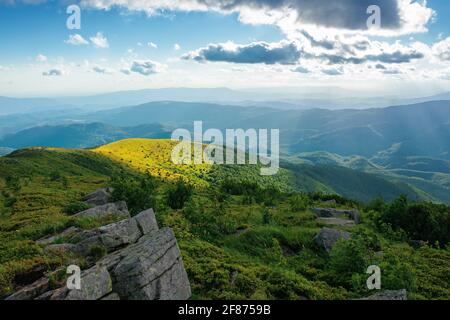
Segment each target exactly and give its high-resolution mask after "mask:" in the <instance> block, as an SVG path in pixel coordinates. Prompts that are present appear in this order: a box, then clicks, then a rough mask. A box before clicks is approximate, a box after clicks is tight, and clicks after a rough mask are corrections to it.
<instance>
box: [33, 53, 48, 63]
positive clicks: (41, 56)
mask: <svg viewBox="0 0 450 320" xmlns="http://www.w3.org/2000/svg"><path fill="white" fill-rule="evenodd" d="M47 60H48V59H47V57H46V56H44V55H43V54H38V55H37V57H36V61H37V62H47Z"/></svg>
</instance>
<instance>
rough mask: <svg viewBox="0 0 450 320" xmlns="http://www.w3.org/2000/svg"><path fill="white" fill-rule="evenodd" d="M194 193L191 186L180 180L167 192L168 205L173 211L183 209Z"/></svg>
mask: <svg viewBox="0 0 450 320" xmlns="http://www.w3.org/2000/svg"><path fill="white" fill-rule="evenodd" d="M192 193H193V189H192V187H191V186H190V185H188V184H186V183H185V182H184V181H183V180H181V179H180V180H178V181H177V182H176V183H175V185H174V186H171V187H170V188H169V190H168V192H167V205H168V206H169V207H171V208H172V209H182V208H183V207H184V204H185V203H186V201H188V200H189V198H190V197H191V195H192Z"/></svg>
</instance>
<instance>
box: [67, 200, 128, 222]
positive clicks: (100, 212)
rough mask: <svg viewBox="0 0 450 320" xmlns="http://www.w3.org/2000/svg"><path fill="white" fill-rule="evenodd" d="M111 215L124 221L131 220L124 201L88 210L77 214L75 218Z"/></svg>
mask: <svg viewBox="0 0 450 320" xmlns="http://www.w3.org/2000/svg"><path fill="white" fill-rule="evenodd" d="M109 215H115V216H118V217H122V218H124V219H126V218H130V213H129V212H128V207H127V204H126V203H125V202H124V201H119V202H115V203H107V204H104V205H100V206H96V207H94V208H90V209H87V210H85V211H82V212H80V213H77V214H75V215H74V216H75V217H93V218H103V217H106V216H109Z"/></svg>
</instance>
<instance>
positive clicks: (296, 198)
mask: <svg viewBox="0 0 450 320" xmlns="http://www.w3.org/2000/svg"><path fill="white" fill-rule="evenodd" d="M310 202H311V200H310V199H309V197H308V195H306V194H304V193H299V194H294V195H292V196H291V197H290V198H289V205H290V207H291V210H292V211H293V212H298V211H304V210H306V209H307V208H308V207H309V205H310Z"/></svg>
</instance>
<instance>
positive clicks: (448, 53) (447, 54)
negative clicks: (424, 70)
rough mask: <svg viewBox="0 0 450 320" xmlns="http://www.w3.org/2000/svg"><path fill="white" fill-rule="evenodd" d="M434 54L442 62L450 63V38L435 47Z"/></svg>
mask: <svg viewBox="0 0 450 320" xmlns="http://www.w3.org/2000/svg"><path fill="white" fill-rule="evenodd" d="M432 50H433V54H434V55H435V56H437V57H438V58H439V59H441V60H442V61H450V37H448V38H446V39H444V40H442V41H440V42H438V43H435V44H434V45H433V48H432Z"/></svg>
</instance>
